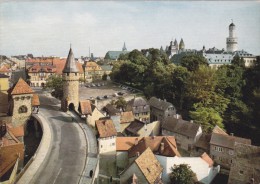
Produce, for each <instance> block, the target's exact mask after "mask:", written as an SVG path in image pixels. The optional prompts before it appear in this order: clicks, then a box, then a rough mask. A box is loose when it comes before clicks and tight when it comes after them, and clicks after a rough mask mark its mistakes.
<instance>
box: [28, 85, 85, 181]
mask: <svg viewBox="0 0 260 184" xmlns="http://www.w3.org/2000/svg"><path fill="white" fill-rule="evenodd" d="M34 90H35V89H34ZM35 91H36V92H37V93H38V94H39V97H40V102H41V109H40V113H41V114H42V115H43V116H44V118H45V119H46V120H47V121H48V122H49V124H50V127H51V131H52V135H53V141H52V145H50V150H51V152H50V156H49V157H48V158H46V159H47V160H46V162H45V163H44V167H43V168H44V169H43V170H42V171H41V173H40V174H39V175H38V177H37V178H35V179H34V181H33V183H37V184H45V183H46V184H54V183H57V184H58V183H62V184H64V183H68V184H72V183H73V184H74V183H78V182H79V180H80V177H81V175H82V171H83V169H84V165H85V160H86V153H87V149H86V145H87V143H86V139H85V137H84V133H83V131H82V129H81V128H80V127H79V125H78V124H77V122H76V121H75V120H74V119H73V118H72V117H71V116H70V115H68V114H67V113H64V112H61V111H60V104H59V101H58V100H57V99H55V98H52V97H50V96H49V94H48V93H43V92H42V91H41V90H40V89H38V90H35Z"/></svg>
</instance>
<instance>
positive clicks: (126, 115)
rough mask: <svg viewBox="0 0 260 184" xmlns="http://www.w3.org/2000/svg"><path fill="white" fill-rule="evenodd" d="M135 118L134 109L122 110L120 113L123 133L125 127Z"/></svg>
mask: <svg viewBox="0 0 260 184" xmlns="http://www.w3.org/2000/svg"><path fill="white" fill-rule="evenodd" d="M134 120H135V117H134V114H133V112H132V111H127V112H121V114H120V131H121V133H123V132H124V131H125V129H126V128H127V127H128V126H129V125H130V123H131V122H133V121H134Z"/></svg>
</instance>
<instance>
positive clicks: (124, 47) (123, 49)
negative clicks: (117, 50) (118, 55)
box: [122, 42, 127, 51]
mask: <svg viewBox="0 0 260 184" xmlns="http://www.w3.org/2000/svg"><path fill="white" fill-rule="evenodd" d="M122 51H127V49H126V46H125V42H124V46H123V48H122Z"/></svg>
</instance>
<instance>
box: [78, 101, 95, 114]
mask: <svg viewBox="0 0 260 184" xmlns="http://www.w3.org/2000/svg"><path fill="white" fill-rule="evenodd" d="M79 108H80V111H81V114H84V115H91V114H92V108H91V101H90V100H82V101H80V102H79Z"/></svg>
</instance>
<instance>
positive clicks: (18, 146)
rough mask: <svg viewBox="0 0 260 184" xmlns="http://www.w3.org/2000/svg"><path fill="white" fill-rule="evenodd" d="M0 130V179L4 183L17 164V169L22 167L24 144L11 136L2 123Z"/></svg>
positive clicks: (0, 123)
mask: <svg viewBox="0 0 260 184" xmlns="http://www.w3.org/2000/svg"><path fill="white" fill-rule="evenodd" d="M0 129H1V135H0V136H1V139H0V163H1V164H0V178H1V180H2V181H5V180H9V178H10V173H11V172H12V171H13V167H14V166H15V165H16V163H17V162H19V164H18V165H19V168H21V167H22V166H23V159H24V144H23V143H22V142H20V141H19V140H18V139H17V138H16V137H15V136H14V135H13V134H12V132H11V131H10V130H9V128H7V125H6V124H5V123H3V122H2V121H1V122H0ZM16 167H18V166H16ZM15 174H16V173H15Z"/></svg>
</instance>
